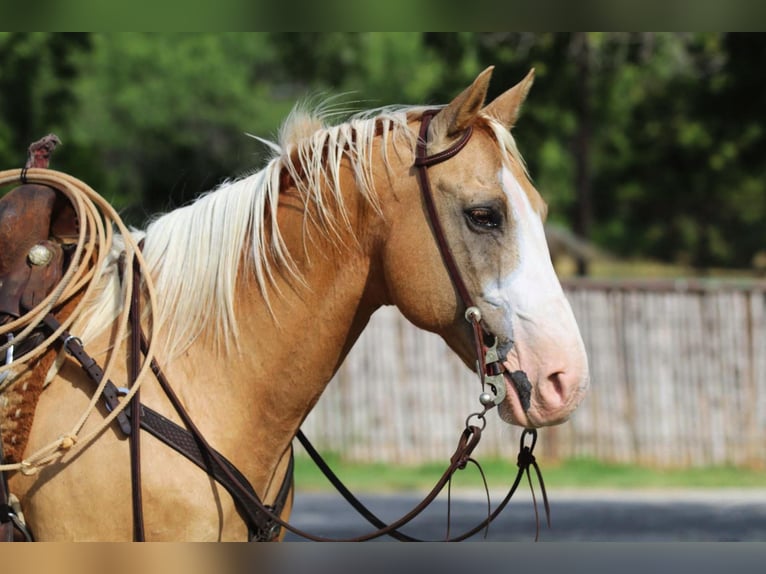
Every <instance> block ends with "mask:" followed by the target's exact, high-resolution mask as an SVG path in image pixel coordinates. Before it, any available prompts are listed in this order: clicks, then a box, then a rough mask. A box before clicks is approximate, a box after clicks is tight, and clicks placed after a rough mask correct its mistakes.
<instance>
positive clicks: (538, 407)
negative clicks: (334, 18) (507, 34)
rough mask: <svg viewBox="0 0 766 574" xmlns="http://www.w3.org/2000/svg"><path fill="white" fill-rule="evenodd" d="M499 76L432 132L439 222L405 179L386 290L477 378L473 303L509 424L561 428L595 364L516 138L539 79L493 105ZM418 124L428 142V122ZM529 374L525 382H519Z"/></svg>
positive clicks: (480, 85)
mask: <svg viewBox="0 0 766 574" xmlns="http://www.w3.org/2000/svg"><path fill="white" fill-rule="evenodd" d="M491 72H492V69H491V68H489V69H487V70H485V71H484V72H483V73H482V74H480V75H479V76H478V77H477V78H476V80H475V81H474V82H473V84H472V85H471V86H470V87H468V88H467V89H465V90H464V91H463V92H462V93H461V94H460V95H458V96H457V97H456V98H455V99H454V100H453V101H452V102H451V103H450V104H448V105H447V106H445V107H443V108H441V109H439V111H438V113H436V115H434V116H433V119H431V121H430V125H428V126H427V129H425V130H424V132H425V133H423V134H421V142H422V143H421V145H423V146H424V149H425V153H426V154H427V156H428V157H429V158H434V157H436V158H439V161H436V162H432V163H431V165H429V166H428V167H427V170H428V176H427V178H428V180H429V181H430V186H431V189H432V197H433V200H432V201H433V206H434V207H433V209H434V211H435V216H434V217H430V218H429V216H428V213H427V205H426V203H427V201H426V200H425V199H423V196H422V195H421V192H420V189H419V184H418V180H417V177H416V175H417V174H416V171H417V168H416V167H412V168H410V169H409V171H406V172H401V174H400V177H399V178H398V180H397V181H396V182H395V183H394V185H393V186H392V193H393V196H394V200H393V201H387V202H382V205H383V206H384V215H385V219H386V221H387V222H388V224H389V230H388V238H387V241H386V243H385V248H384V255H383V267H384V269H385V276H386V280H385V281H386V290H387V294H388V297H389V299H390V301H389V302H391V303H393V304H395V305H397V306H398V307H399V308H400V310H401V311H402V312H403V313H404V314H405V316H406V317H407V318H408V319H410V320H411V321H412V322H413V323H415V324H416V325H417V326H419V327H421V328H424V329H428V330H430V331H433V332H436V333H438V334H440V335H441V336H442V337H443V338H444V339H445V341H446V342H447V344H448V345H449V346H450V347H451V348H452V349H453V350H454V351H455V352H456V353H458V355H459V356H460V357H461V359H462V360H463V361H464V362H465V363H466V364H467V365H468V366H469V367H471V368H476V355H477V353H476V352H475V347H476V345H475V344H474V336H473V331H474V330H473V329H472V327H471V325H470V323H469V322H468V321H466V319H465V317H464V314H465V311H466V303H465V301H464V300H465V299H466V298H470V300H471V302H472V303H473V305H475V307H477V308H478V310H479V313H478V315H479V316H480V317H481V328H482V330H483V331H484V335H485V338H486V339H491V338H493V337H494V338H496V341H497V351H498V353H499V355H500V362H501V363H502V365H503V367H504V368H505V369H504V370H505V374H504V379H505V381H504V382H505V389H504V390H505V398H504V399H503V400H502V402H500V404H499V413H500V416H501V417H502V418H503V419H504V420H505V421H507V422H509V423H512V424H517V425H521V426H524V427H540V426H546V425H553V424H558V423H560V422H563V421H565V420H566V419H567V418H568V417H569V415H570V414H571V413H572V411H573V410H574V409H575V408H576V407H577V405H578V404H579V403H580V401H581V400H582V398H583V396H584V394H585V391H586V389H587V387H588V383H589V375H588V362H587V356H586V353H585V348H584V344H583V341H582V338H581V336H580V333H579V330H578V327H577V323H576V321H575V317H574V315H573V313H572V310H571V308H570V305H569V303H568V301H567V299H566V297H565V295H564V292H563V290H562V288H561V284H560V283H559V280H558V278H557V277H556V274H555V272H554V269H553V265H552V263H551V258H550V254H549V252H548V246H547V243H546V239H545V233H544V230H543V223H544V220H545V216H546V204H545V202H544V201H543V199H542V198H541V196H540V194H539V193H538V192H537V190H536V189H535V187H534V186H533V185H532V183H531V181H530V178H529V176H528V175H527V172H526V169H525V166H524V163H523V160H522V158H521V156H520V155H519V153H518V151H517V148H516V144H515V141H514V139H513V137H512V136H511V131H510V130H511V128H513V126H514V124H515V123H516V120H517V118H518V116H519V110H520V108H521V105H522V103H523V102H524V100H525V98H526V96H527V93H528V91H529V89H530V87H531V85H532V81H533V72H530V73H529V75H528V76H527V77H526V78H525V79H524V80H522V81H521V82H520V83H519V84H518V85H516V86H515V87H513V88H511V89H510V90H508V91H507V92H505V93H503V94H502V95H500V96H499V97H497V98H496V99H495V100H493V101H492V102H491V103H489V104H486V105H485V97H486V94H487V87H488V84H489V79H490V76H491ZM412 121H413V125H412V129H413V130H414V131H415V132H417V131H418V129H419V126H421V125H422V124H421V122H422V121H425V116H423V117H420V118H413V120H412ZM423 140H425V141H423ZM456 146H457V147H456ZM458 148H459V150H458ZM440 154H444V155H445V156H446V157H440ZM434 220H435V221H434ZM437 227H441V229H442V231H439V230H437V229H436V228H437ZM440 234H443V237H444V239H443V242H444V243H446V248H445V246H442V248H441V249H440V246H439V244H438V243H439V238H438V236H439V235H440ZM445 251H446V252H445ZM448 259H452V260H453V261H454V263H453V265H454V267H455V268H456V269H457V275H458V276H459V277H460V279H457V280H456V277H455V274H456V273H454V272H450V270H449V267H450V265H449V262H448V261H447V260H448ZM456 283H458V284H459V283H463V284H464V287H462V288H461V287H460V285H458V284H456ZM461 289H464V290H465V291H466V292H467V293H466V294H465V295H464V296H463V294H461ZM518 371H523V373H525V374H526V377H520V378H519V377H512V376H511V374H512V373H516V372H518ZM530 384H531V388H529V385H530ZM525 387H526V388H525Z"/></svg>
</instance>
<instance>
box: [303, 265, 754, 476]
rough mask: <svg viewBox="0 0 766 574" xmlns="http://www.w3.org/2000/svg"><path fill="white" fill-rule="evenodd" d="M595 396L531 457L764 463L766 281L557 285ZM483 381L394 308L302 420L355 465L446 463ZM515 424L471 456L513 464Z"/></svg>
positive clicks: (493, 426)
mask: <svg viewBox="0 0 766 574" xmlns="http://www.w3.org/2000/svg"><path fill="white" fill-rule="evenodd" d="M565 289H566V291H567V295H568V297H569V299H570V302H571V304H572V307H573V309H574V312H575V315H576V316H577V319H578V322H579V325H580V329H581V332H582V335H583V338H584V340H585V345H586V348H587V349H588V354H589V361H590V370H591V388H590V392H589V394H588V396H587V397H586V399H585V400H584V402H583V403H582V405H581V406H580V407H579V409H578V410H577V411H576V412H575V414H574V415H573V416H572V418H571V419H570V420H569V421H568V422H567V423H565V424H564V425H561V426H558V427H552V428H546V429H542V430H541V431H540V440H539V442H538V446H537V451H536V452H537V453H538V457H542V458H544V459H546V458H547V459H548V460H550V459H557V458H569V457H592V458H596V459H599V460H604V461H615V462H634V463H641V464H650V465H656V466H662V467H673V466H707V465H737V466H766V305H765V302H766V301H765V295H766V286H764V284H762V283H749V284H733V283H707V282H703V281H674V282H668V281H663V282H657V281H652V282H649V281H645V282H600V281H592V280H591V281H589V280H582V281H569V282H567V283H566V284H565ZM478 395H479V383H478V379H477V378H476V376H475V375H473V374H472V373H471V372H470V371H469V370H468V369H467V368H466V367H465V366H463V364H462V363H461V362H460V361H459V360H458V359H457V358H456V357H455V356H454V354H453V353H452V352H451V351H450V350H449V349H448V348H447V347H446V345H445V344H444V343H443V342H442V340H441V339H440V338H438V337H436V336H434V335H432V334H429V333H426V332H423V331H420V330H418V329H416V328H415V327H413V326H412V325H410V324H409V323H407V321H406V320H405V319H403V318H402V317H401V315H400V314H399V313H398V311H397V310H396V309H391V308H386V309H382V310H380V311H378V313H376V314H375V316H374V317H373V319H372V321H371V323H370V325H369V326H368V327H367V329H366V330H365V332H364V333H363V335H362V337H361V338H360V340H359V341H358V343H357V345H356V346H355V347H354V349H353V350H352V352H351V354H350V355H349V357H348V359H347V360H346V362H345V363H344V364H343V366H342V367H341V369H340V371H339V372H338V374H337V375H336V377H335V379H334V380H333V381H332V382H331V384H330V386H329V388H328V390H327V391H326V392H325V394H324V395H323V397H322V399H321V400H320V402H319V404H318V405H317V407H316V408H315V410H314V411H313V412H312V413H311V415H310V416H309V418H308V419H307V421H306V423H305V425H304V427H303V428H304V431H305V432H306V433H307V434H308V435H309V436H310V437H312V440H314V441H315V442H316V444H317V445H318V446H319V447H320V448H321V449H323V450H327V451H334V452H338V453H342V454H343V456H344V457H347V458H348V459H350V460H357V461H388V462H397V463H414V462H425V461H445V460H446V457H447V456H449V454H450V453H451V452H452V451H453V450H454V447H455V444H456V441H457V439H458V436H459V434H460V432H461V431H462V429H463V425H464V421H465V419H466V417H467V416H468V415H469V414H470V413H472V412H475V411H477V410H478V409H479V403H478ZM519 436H520V429H518V428H516V427H510V426H508V425H506V424H505V423H503V422H502V421H500V419H499V418H498V417H497V415H496V414H495V413H491V414H490V415H489V416H488V426H487V429H486V431H485V433H484V437H483V441H482V445H481V446H480V448H479V451H478V452H477V455H478V456H483V457H493V456H499V457H509V458H512V457H515V453H516V450H517V448H518V439H519Z"/></svg>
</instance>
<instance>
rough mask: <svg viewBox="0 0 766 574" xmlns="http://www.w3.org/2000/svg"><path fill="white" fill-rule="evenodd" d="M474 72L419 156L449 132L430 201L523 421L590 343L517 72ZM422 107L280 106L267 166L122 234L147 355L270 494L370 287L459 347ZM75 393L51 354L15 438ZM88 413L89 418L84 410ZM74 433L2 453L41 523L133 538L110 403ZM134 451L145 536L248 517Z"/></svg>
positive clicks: (435, 149)
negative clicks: (561, 253) (564, 262)
mask: <svg viewBox="0 0 766 574" xmlns="http://www.w3.org/2000/svg"><path fill="white" fill-rule="evenodd" d="M490 76H491V68H489V69H487V70H485V71H484V72H483V73H481V74H480V75H479V76H478V77H477V78H476V80H475V81H474V82H473V84H472V85H471V86H469V87H468V88H466V89H465V90H464V91H463V92H462V93H461V94H460V95H458V96H457V97H456V98H455V99H454V100H453V101H452V102H451V103H449V104H448V105H446V106H444V107H440V108H438V113H436V115H435V116H433V118H432V120H431V122H430V125H428V129H427V133H426V137H425V138H420V141H422V140H423V139H425V141H426V149H427V153H428V154H429V155H430V156H434V155H438V154H439V153H440V152H442V151H444V150H448V149H450V148H452V147H453V146H454V144H455V142H456V141H459V140H461V138H462V140H463V141H462V144H464V146H463V147H462V148H461V149H460V150H459V151H458V152H457V153H456V154H454V155H451V156H450V157H448V158H446V159H445V160H444V161H441V162H439V163H438V164H434V165H432V166H430V167H429V168H428V175H429V177H430V182H431V187H432V190H433V197H434V205H435V211H436V215H437V216H438V219H439V220H440V222H441V226H442V227H443V236H444V240H445V241H446V243H447V245H448V247H449V250H450V251H451V253H452V258H453V259H454V265H455V267H457V269H458V270H459V272H460V274H461V276H462V279H463V282H464V289H465V290H466V291H467V293H468V294H469V295H470V297H471V299H472V301H473V302H474V304H475V305H476V307H478V309H479V310H480V313H481V317H482V319H481V324H482V328H483V329H484V330H485V331H486V332H487V333H491V334H493V335H494V336H495V337H497V341H498V343H499V344H498V347H497V349H498V351H499V354H500V362H501V363H502V365H503V366H504V367H505V372H506V373H512V372H516V371H523V372H525V373H526V375H527V379H528V381H529V382H528V383H526V384H527V385H529V384H531V388H527V389H524V393H522V389H520V388H519V386H518V384H517V383H516V382H514V381H513V380H512V378H511V377H510V376H508V375H506V376H505V380H504V385H505V389H504V391H505V398H504V399H503V400H502V402H501V403H500V404H499V405H498V407H499V408H498V412H499V414H500V417H501V418H502V419H503V420H504V421H506V422H508V423H510V424H515V425H520V426H522V427H526V428H536V427H541V426H546V425H554V424H558V423H561V422H563V421H565V420H566V419H567V418H568V417H569V415H570V414H571V413H572V411H573V410H574V409H575V408H576V406H577V405H578V403H579V402H580V401H581V399H582V398H583V395H584V393H585V391H586V388H587V386H588V381H589V377H588V367H587V358H586V354H585V350H584V346H583V342H582V339H581V337H580V334H579V332H578V328H577V325H576V322H575V319H574V316H573V313H572V311H571V309H570V307H569V304H568V303H567V300H566V298H565V296H564V293H563V291H562V289H561V286H560V284H559V282H558V280H557V278H556V276H555V274H554V271H553V268H552V265H551V261H550V256H549V253H548V249H547V246H546V240H545V234H544V231H543V221H544V218H545V213H546V205H545V203H544V202H543V200H542V199H541V197H540V195H539V194H538V192H537V191H536V190H535V188H534V187H533V186H532V184H531V183H530V180H529V178H528V176H527V173H526V170H525V167H524V164H523V161H522V159H521V157H520V155H519V153H518V150H517V148H516V144H515V142H514V139H513V137H512V136H511V133H510V129H511V128H512V127H513V125H514V123H515V122H516V119H517V117H518V115H519V110H520V107H521V105H522V103H523V101H524V99H525V98H526V95H527V92H528V91H529V88H530V86H531V84H532V73H530V74H529V75H528V76H527V78H525V79H524V80H523V81H522V82H520V83H519V84H518V85H516V86H515V87H513V88H511V89H510V90H508V91H506V92H505V93H503V94H502V95H500V96H499V97H498V98H497V99H495V100H494V101H492V102H491V103H489V104H487V105H485V97H486V93H487V86H488V84H489V80H490ZM425 114H426V109H425V108H421V107H408V108H405V107H397V108H384V109H379V110H374V111H371V112H366V113H363V114H358V115H356V116H353V117H351V118H350V119H349V120H347V121H346V122H344V123H340V124H337V125H328V124H326V123H325V121H324V120H323V118H322V114H321V113H317V112H309V111H305V110H302V109H300V108H296V111H294V112H293V114H292V115H291V116H290V117H289V118H288V120H287V121H286V123H285V125H284V126H283V128H282V130H281V132H280V143H279V145H278V146H277V145H274V144H271V147H272V148H273V150H274V156H273V158H272V159H271V160H270V161H269V162H268V164H267V165H266V166H265V168H263V169H262V170H261V171H258V172H257V173H254V174H252V175H249V176H247V177H244V178H242V179H239V180H236V181H232V182H227V183H225V184H223V185H221V186H220V187H219V188H218V189H216V190H214V191H213V192H211V193H209V194H207V195H205V196H203V197H201V198H199V199H198V200H197V201H195V202H194V203H193V204H191V205H188V206H185V207H183V208H180V209H177V210H175V211H172V212H170V213H167V214H165V215H163V216H161V217H158V218H156V219H155V220H154V221H153V222H152V223H151V224H150V225H149V226H148V227H147V229H146V230H145V232H135V234H134V238H135V239H136V240H138V239H142V240H143V246H142V249H143V251H142V253H143V257H144V258H145V261H146V266H147V269H148V270H149V271H150V274H151V278H152V279H153V283H154V286H155V288H156V300H155V301H154V303H153V305H154V307H153V308H152V309H151V312H152V316H153V319H152V321H153V323H154V324H155V325H156V326H157V334H156V335H155V336H154V337H153V344H154V343H156V345H157V347H156V353H155V354H156V357H157V359H158V362H159V363H160V364H161V365H162V368H163V370H164V372H165V374H166V376H167V379H168V380H169V381H170V383H171V384H172V386H173V388H174V389H175V391H176V393H177V395H178V396H179V399H180V401H181V402H182V403H183V405H184V406H185V408H186V410H187V412H188V413H189V414H190V416H191V418H192V419H193V420H194V421H195V423H196V425H197V427H198V428H199V429H200V431H201V432H202V434H203V435H204V436H205V438H206V439H207V441H208V442H209V443H210V444H211V445H213V446H214V447H215V448H216V449H217V450H218V451H219V452H221V453H223V455H225V456H226V457H227V458H228V459H229V460H230V461H232V462H233V463H234V464H235V465H236V467H237V468H238V469H239V470H240V471H241V472H242V474H244V475H245V476H246V477H247V478H248V479H249V481H250V482H251V484H252V485H253V487H254V488H255V490H256V492H257V493H258V495H259V496H260V497H261V499H262V500H264V501H265V502H266V503H270V502H271V501H272V500H273V499H274V497H275V496H276V491H277V490H278V489H279V487H280V485H281V482H282V477H283V476H284V474H285V472H286V466H287V461H288V459H289V454H290V452H291V444H292V441H293V438H294V437H295V435H296V432H297V431H298V429H299V427H300V425H301V423H302V421H303V420H304V418H305V417H306V416H307V414H308V413H309V411H310V410H311V409H312V407H313V406H314V405H315V404H316V402H317V401H318V400H319V397H320V396H321V394H322V392H323V390H324V388H325V386H326V385H327V383H328V381H330V379H331V378H332V376H333V374H334V373H335V372H336V370H337V369H338V366H339V365H340V364H341V362H342V361H343V359H344V357H345V356H346V354H347V353H348V352H349V350H350V349H351V347H352V345H353V344H354V341H355V340H356V339H357V338H358V336H359V335H360V333H361V332H362V330H363V329H364V327H365V325H366V324H367V322H368V320H369V318H370V316H371V315H372V313H373V312H374V311H375V310H376V309H377V308H379V307H380V306H382V305H396V306H397V307H398V308H399V309H400V310H401V312H402V313H403V314H404V315H405V316H406V317H407V318H408V319H409V320H410V321H411V322H412V323H414V324H415V325H417V326H418V327H420V328H423V329H427V330H429V331H432V332H435V333H438V334H439V335H441V337H443V339H444V340H445V341H446V342H447V344H448V345H449V346H450V347H451V348H452V349H453V350H454V351H455V352H456V353H457V354H458V355H459V356H460V357H461V358H462V359H463V361H464V362H465V363H466V364H467V365H469V366H470V367H471V368H472V369H473V368H475V361H476V355H475V347H476V345H475V340H474V329H473V328H472V326H471V324H469V323H468V322H467V321H466V320H465V318H464V315H465V311H466V309H465V308H464V305H463V302H462V298H461V297H460V296H459V293H458V292H457V289H456V286H455V283H454V281H453V279H452V278H451V276H450V273H449V272H448V270H447V268H446V266H445V260H444V257H443V254H442V252H441V251H440V249H439V246H438V245H437V240H436V238H435V232H434V230H433V222H432V221H430V220H429V218H428V217H427V214H426V207H425V204H424V200H423V196H422V195H421V190H420V188H419V181H418V173H417V169H416V168H415V167H414V158H415V150H416V147H417V143H418V140H419V130H420V126H421V123H422V120H423V119H424V115H425ZM469 130H470V131H471V135H470V137H469V138H466V137H465V136H466V134H467V132H468V131H469ZM453 151H454V150H453ZM123 239H124V238H122V237H120V236H116V237H115V240H114V242H113V250H114V251H113V254H112V256H111V257H109V258H107V259H106V261H105V262H104V264H103V269H102V273H100V275H99V276H97V277H96V278H95V279H93V281H96V280H97V281H99V284H98V288H97V289H95V290H94V291H92V292H90V293H89V294H88V296H87V301H86V303H87V305H88V307H89V309H91V311H89V312H88V313H87V314H86V315H85V316H84V317H83V318H81V319H78V321H77V322H76V323H75V324H74V325H73V326H72V327H71V329H70V331H71V332H72V333H74V334H76V335H78V336H79V337H80V338H81V339H82V340H83V342H84V346H85V347H86V348H87V349H88V350H89V352H90V353H91V354H92V355H94V356H95V357H96V358H97V359H99V360H104V358H105V354H106V353H107V351H109V350H110V349H112V350H114V349H115V348H116V349H125V348H126V347H127V346H128V345H127V343H125V342H124V340H123V339H122V338H121V339H120V340H119V341H117V342H115V341H114V340H113V334H114V328H113V326H112V325H113V322H114V321H115V317H117V316H118V315H119V313H120V309H119V308H118V307H119V306H120V305H121V303H120V301H121V300H120V298H119V297H118V293H119V292H120V289H121V284H120V272H119V267H118V262H119V253H120V251H121V250H122V249H123V247H122V242H123ZM121 352H122V351H121ZM125 353H127V351H125ZM122 356H123V359H122V360H121V361H117V362H116V364H115V365H113V367H114V368H113V372H112V374H111V379H112V380H113V381H115V383H116V384H117V385H121V384H123V383H124V382H125V380H126V374H125V372H126V370H127V368H126V365H125V363H126V362H127V361H126V359H125V356H126V355H122ZM142 382H143V386H142V391H141V392H142V395H141V402H142V403H143V404H145V405H147V406H150V407H151V408H153V409H154V410H156V411H158V412H159V413H161V414H163V415H164V416H166V417H167V418H169V419H171V420H174V421H176V422H178V423H179V424H181V420H180V419H179V416H178V415H177V413H176V411H175V410H174V408H173V407H172V406H171V404H170V402H169V401H168V399H167V397H166V395H165V393H164V392H163V391H162V390H161V389H160V388H159V385H158V384H157V382H156V380H155V379H154V378H153V377H152V376H151V373H148V374H144V375H143V377H142ZM92 393H93V387H92V384H91V383H90V382H89V381H87V379H86V377H85V375H84V374H83V370H82V369H81V368H80V366H79V365H78V364H76V363H75V362H74V361H72V360H71V359H67V360H65V361H63V364H62V365H61V366H60V368H59V369H58V371H57V372H56V373H55V376H54V377H53V380H52V381H51V382H50V384H49V385H48V386H47V388H46V389H45V391H44V392H42V394H41V396H40V399H39V402H38V406H37V411H36V415H35V419H34V424H33V426H32V429H31V434H30V435H29V439H28V444H27V447H26V450H25V452H27V453H29V452H35V451H36V449H38V448H41V447H42V446H43V445H45V444H48V443H49V442H50V441H51V440H52V438H55V437H56V436H59V435H60V434H61V432H62V429H64V428H68V427H70V426H71V421H72V420H75V419H77V417H78V416H80V414H81V413H82V412H83V411H84V410H85V409H86V408H87V406H88V403H89V401H90V399H91V395H92ZM521 394H525V395H526V396H525V397H523V398H522V397H521ZM95 419H99V417H90V418H89V419H88V421H87V422H86V423H85V426H84V430H85V431H87V430H88V429H92V428H97V425H98V424H99V420H95ZM102 420H103V419H102ZM66 446H67V447H71V446H72V445H71V441H70V444H68V445H66ZM76 446H77V447H78V448H71V450H70V451H68V452H65V453H63V456H61V457H59V458H57V459H56V460H54V461H53V462H51V463H50V464H47V465H43V466H42V467H41V468H39V469H37V470H38V472H35V473H24V472H14V473H11V475H10V479H9V485H10V491H11V492H13V493H15V494H16V495H17V496H18V498H19V500H20V503H21V508H22V509H23V512H24V514H25V516H26V520H27V523H28V524H29V525H30V527H31V529H32V530H33V532H34V533H35V536H36V538H37V539H40V540H109V541H118V540H130V539H131V538H132V531H131V504H130V500H131V494H130V493H131V480H130V470H129V463H128V460H129V456H128V445H127V441H125V440H124V439H123V437H121V436H120V435H119V432H118V430H117V429H116V425H112V426H110V427H109V428H107V429H104V430H103V432H101V433H100V434H99V435H98V436H97V437H96V438H95V439H94V440H92V441H90V443H89V444H88V445H80V444H78V445H76ZM81 446H82V448H79V447H81ZM62 448H63V447H62ZM141 460H142V468H143V471H142V472H143V486H142V493H143V506H144V521H145V530H146V538H147V539H148V540H244V539H246V537H247V529H246V526H245V524H244V523H243V520H242V518H241V517H240V515H239V514H238V512H237V509H236V508H235V505H234V503H233V502H232V500H231V497H229V496H228V495H227V493H226V491H224V490H223V489H222V488H221V487H220V486H219V485H218V484H217V483H216V482H215V481H213V480H212V479H211V478H210V477H209V476H208V475H206V474H205V473H204V472H202V471H201V470H200V469H199V468H198V467H197V466H195V465H193V464H192V463H190V462H189V461H188V460H187V459H186V458H184V457H182V456H181V455H179V454H178V453H176V452H175V451H173V450H171V449H169V448H168V447H167V446H165V445H163V444H161V443H160V442H159V441H157V440H156V439H154V438H153V437H151V436H149V435H146V437H145V438H144V439H143V446H142V451H141ZM288 515H289V505H288V507H287V508H286V509H285V510H284V512H283V515H282V516H283V517H287V516H288Z"/></svg>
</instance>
